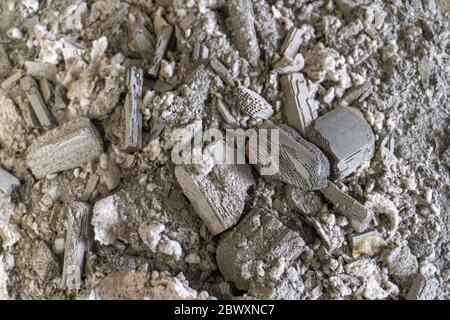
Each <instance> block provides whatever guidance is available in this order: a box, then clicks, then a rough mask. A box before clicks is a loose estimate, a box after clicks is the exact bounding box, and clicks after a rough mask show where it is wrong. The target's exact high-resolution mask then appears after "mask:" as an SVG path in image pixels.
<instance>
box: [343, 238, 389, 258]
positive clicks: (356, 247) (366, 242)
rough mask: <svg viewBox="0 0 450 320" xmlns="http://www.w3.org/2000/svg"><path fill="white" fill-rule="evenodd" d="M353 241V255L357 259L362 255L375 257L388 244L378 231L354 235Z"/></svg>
mask: <svg viewBox="0 0 450 320" xmlns="http://www.w3.org/2000/svg"><path fill="white" fill-rule="evenodd" d="M351 241H352V246H353V251H352V256H353V258H355V259H357V258H359V257H360V256H362V255H367V256H369V257H373V256H374V255H376V254H378V253H379V252H380V250H381V249H382V248H383V247H384V246H386V244H387V243H386V241H384V239H383V238H382V237H381V236H380V235H378V233H377V232H376V231H371V232H366V233H364V234H359V235H353V236H352V237H351Z"/></svg>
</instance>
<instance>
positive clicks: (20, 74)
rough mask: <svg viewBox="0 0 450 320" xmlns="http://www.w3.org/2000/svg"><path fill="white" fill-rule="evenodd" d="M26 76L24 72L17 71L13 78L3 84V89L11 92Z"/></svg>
mask: <svg viewBox="0 0 450 320" xmlns="http://www.w3.org/2000/svg"><path fill="white" fill-rule="evenodd" d="M24 75H25V72H24V71H23V70H17V71H15V72H14V73H13V74H12V75H11V76H9V77H8V78H7V79H5V81H3V82H2V85H1V88H2V89H3V90H5V91H7V90H11V89H12V88H13V87H14V86H15V85H16V83H17V81H19V80H20V79H22V77H23V76H24Z"/></svg>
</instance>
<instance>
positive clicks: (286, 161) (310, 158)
mask: <svg viewBox="0 0 450 320" xmlns="http://www.w3.org/2000/svg"><path fill="white" fill-rule="evenodd" d="M261 129H266V130H261ZM269 130H270V131H273V130H276V131H275V132H278V135H279V139H278V140H279V141H276V140H274V139H272V138H271V139H268V138H267V140H268V141H267V144H268V146H269V148H261V147H260V143H261V142H260V141H258V143H252V141H254V142H256V139H255V138H254V137H250V140H249V143H248V153H249V157H250V158H251V157H256V159H257V164H256V165H255V167H256V169H257V170H258V172H260V173H261V172H262V169H267V168H269V167H273V166H274V164H275V165H278V170H276V173H274V174H272V175H267V176H268V177H270V178H274V179H278V180H281V181H283V182H285V183H289V184H292V185H295V186H298V187H300V188H302V189H304V190H318V189H322V188H325V187H326V186H327V183H328V182H327V178H328V176H329V174H330V165H329V163H328V159H327V157H326V156H325V155H324V154H323V153H322V151H320V149H319V148H317V147H316V146H315V145H313V144H312V143H310V142H308V141H306V140H305V139H303V138H302V137H301V136H300V134H299V133H298V132H297V131H295V130H294V129H292V128H290V127H288V126H285V125H280V126H275V125H274V124H273V123H272V122H270V121H266V122H265V123H263V124H262V125H261V126H259V128H258V130H256V131H255V133H254V135H257V138H258V140H261V139H264V137H265V136H267V131H269ZM252 139H253V140H252ZM268 149H270V152H268ZM252 164H253V163H252Z"/></svg>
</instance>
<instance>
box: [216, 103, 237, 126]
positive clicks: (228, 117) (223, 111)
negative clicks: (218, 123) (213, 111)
mask: <svg viewBox="0 0 450 320" xmlns="http://www.w3.org/2000/svg"><path fill="white" fill-rule="evenodd" d="M216 101H217V103H216V107H217V111H219V113H220V115H221V116H222V118H223V120H225V122H226V123H227V124H229V125H231V126H232V127H239V126H240V124H239V121H237V120H236V118H235V117H234V116H233V114H232V113H231V111H230V108H229V107H228V106H227V105H226V103H225V102H224V101H223V100H222V99H220V98H217V99H216Z"/></svg>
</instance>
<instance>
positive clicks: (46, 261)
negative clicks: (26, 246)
mask: <svg viewBox="0 0 450 320" xmlns="http://www.w3.org/2000/svg"><path fill="white" fill-rule="evenodd" d="M31 252H32V254H31V257H29V264H30V267H31V269H32V270H33V271H34V272H35V273H36V274H37V276H38V278H39V280H41V281H42V282H44V283H45V282H47V281H50V280H52V279H53V278H55V277H57V276H58V275H59V274H60V272H61V269H60V266H59V263H58V261H57V260H56V257H55V255H54V254H53V252H52V250H50V248H49V247H48V246H47V244H46V243H45V242H44V241H42V240H37V241H36V242H34V243H33V247H32V251H31Z"/></svg>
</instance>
